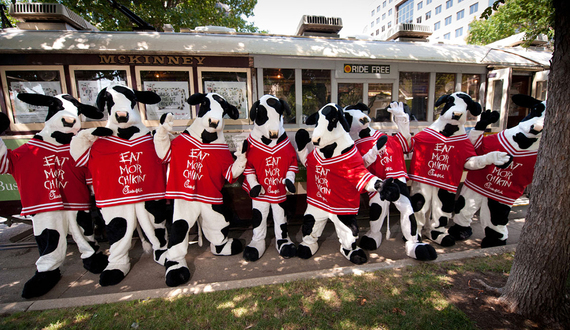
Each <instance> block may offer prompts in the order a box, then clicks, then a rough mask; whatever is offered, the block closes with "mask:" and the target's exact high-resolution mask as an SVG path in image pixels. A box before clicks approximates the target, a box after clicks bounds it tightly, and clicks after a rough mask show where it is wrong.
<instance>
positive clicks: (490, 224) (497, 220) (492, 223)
mask: <svg viewBox="0 0 570 330" xmlns="http://www.w3.org/2000/svg"><path fill="white" fill-rule="evenodd" d="M510 212H511V206H509V205H506V204H503V203H499V202H497V201H495V200H492V199H490V198H487V201H484V202H483V206H482V207H481V217H480V218H481V225H482V226H483V228H484V229H485V237H484V238H483V240H482V241H481V247H482V248H487V247H493V246H501V245H506V244H507V238H508V237H509V232H508V230H507V223H508V222H509V213H510Z"/></svg>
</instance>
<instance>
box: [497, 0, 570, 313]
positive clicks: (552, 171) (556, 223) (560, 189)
mask: <svg viewBox="0 0 570 330" xmlns="http://www.w3.org/2000/svg"><path fill="white" fill-rule="evenodd" d="M553 4H554V9H555V16H556V20H555V37H554V38H555V40H554V54H553V57H552V65H551V70H550V75H549V87H548V101H547V106H546V115H545V128H544V131H543V133H542V141H541V145H540V148H539V152H538V160H537V163H536V167H535V172H534V179H533V183H532V191H531V196H530V207H529V211H528V215H527V218H526V223H525V226H524V227H523V230H522V233H521V238H520V241H519V244H518V247H517V252H516V255H515V260H514V263H513V267H512V269H511V274H510V276H509V279H508V281H507V284H506V285H505V287H504V290H503V294H502V295H501V300H502V301H503V302H505V303H506V304H507V306H508V307H509V308H510V310H511V311H512V312H515V313H518V314H522V315H525V316H527V317H530V318H533V319H537V320H539V319H543V318H545V319H546V320H555V321H558V322H568V320H570V318H569V317H568V316H569V315H570V308H569V305H568V301H567V298H566V296H565V283H566V279H567V278H568V275H569V272H570V198H569V197H570V1H568V0H554V1H553ZM562 324H564V323H562ZM566 324H569V323H566Z"/></svg>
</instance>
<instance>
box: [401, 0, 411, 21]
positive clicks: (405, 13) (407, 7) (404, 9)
mask: <svg viewBox="0 0 570 330" xmlns="http://www.w3.org/2000/svg"><path fill="white" fill-rule="evenodd" d="M397 11H398V12H397V13H398V23H413V16H414V0H408V1H406V2H404V3H403V4H401V5H400V6H398V9H397Z"/></svg>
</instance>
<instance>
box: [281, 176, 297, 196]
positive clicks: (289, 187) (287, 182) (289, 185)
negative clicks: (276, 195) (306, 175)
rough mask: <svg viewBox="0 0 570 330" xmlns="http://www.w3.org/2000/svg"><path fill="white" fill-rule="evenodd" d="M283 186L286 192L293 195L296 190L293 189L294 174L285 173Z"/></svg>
mask: <svg viewBox="0 0 570 330" xmlns="http://www.w3.org/2000/svg"><path fill="white" fill-rule="evenodd" d="M283 184H284V185H285V188H286V189H287V191H288V192H290V193H292V194H294V193H295V192H296V191H297V188H295V172H293V171H287V175H286V176H285V179H283Z"/></svg>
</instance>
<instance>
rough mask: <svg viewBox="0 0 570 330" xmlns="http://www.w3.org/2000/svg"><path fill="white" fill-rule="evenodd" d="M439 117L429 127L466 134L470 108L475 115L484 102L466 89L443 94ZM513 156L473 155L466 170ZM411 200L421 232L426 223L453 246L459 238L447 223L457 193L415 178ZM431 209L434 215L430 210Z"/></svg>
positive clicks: (432, 233) (444, 132)
mask: <svg viewBox="0 0 570 330" xmlns="http://www.w3.org/2000/svg"><path fill="white" fill-rule="evenodd" d="M444 103H445V106H444V107H443V110H442V112H441V114H440V116H439V118H438V119H437V120H436V121H434V122H433V123H432V124H431V125H430V126H429V128H431V129H433V130H435V131H437V132H439V133H441V134H442V135H443V136H445V137H453V136H459V135H462V134H465V122H466V121H467V111H469V112H470V113H471V114H472V115H474V116H478V115H479V114H481V105H480V104H479V103H478V102H475V101H473V100H472V99H471V97H470V96H469V95H468V94H466V93H463V92H456V93H453V94H451V95H443V96H441V97H440V98H439V99H438V100H437V101H436V103H435V106H436V107H437V106H439V105H441V104H444ZM509 159H510V157H509V156H508V155H507V154H506V153H505V152H490V153H488V154H485V155H481V156H475V157H471V158H469V159H468V160H467V161H466V162H465V164H464V166H463V167H464V169H466V170H477V169H481V168H483V167H485V166H487V165H489V164H495V165H503V164H505V163H506V162H508V161H509ZM411 202H412V206H413V207H414V212H415V215H416V220H417V222H418V232H419V233H421V232H422V228H424V226H425V227H426V230H427V231H428V232H429V235H428V237H429V238H430V239H431V240H433V241H434V242H436V243H437V244H439V245H442V246H452V245H454V244H455V240H454V239H453V237H452V236H451V235H449V234H448V233H447V229H446V227H445V226H446V225H447V223H448V221H449V219H451V215H452V212H453V210H454V204H455V193H453V192H450V191H447V190H445V189H441V188H438V187H435V186H432V185H428V184H425V183H421V182H417V181H412V186H411ZM430 209H431V218H430V215H429V214H428V212H429V211H430Z"/></svg>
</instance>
